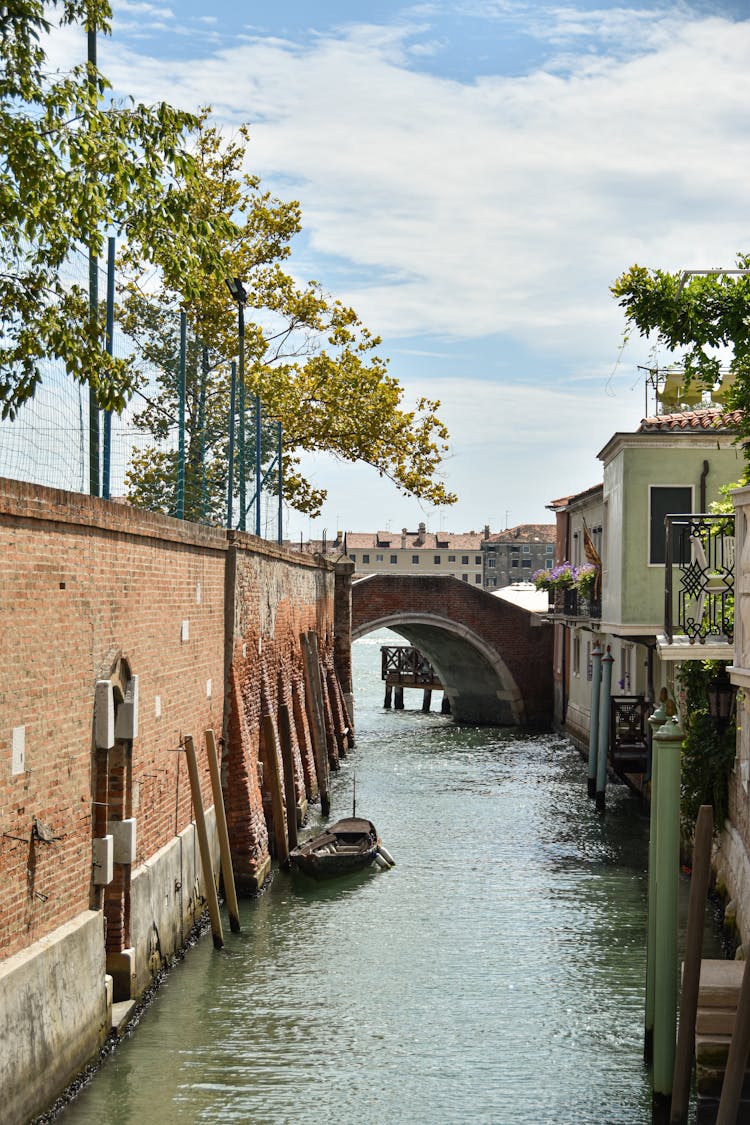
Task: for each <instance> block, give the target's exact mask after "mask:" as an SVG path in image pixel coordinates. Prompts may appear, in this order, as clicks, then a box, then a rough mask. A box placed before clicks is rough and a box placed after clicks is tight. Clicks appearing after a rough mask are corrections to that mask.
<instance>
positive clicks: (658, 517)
mask: <svg viewBox="0 0 750 1125" xmlns="http://www.w3.org/2000/svg"><path fill="white" fill-rule="evenodd" d="M650 507H651V526H650V531H651V535H650V543H649V555H648V561H649V562H650V563H663V562H665V561H666V533H665V529H664V517H665V516H667V515H678V514H680V513H682V512H690V511H692V507H693V490H692V488H684V487H678V486H671V485H670V486H667V487H661V486H656V485H653V486H652V487H651V497H650ZM672 561H673V562H679V561H680V528H677V527H676V528H673V529H672Z"/></svg>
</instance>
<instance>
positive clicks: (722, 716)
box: [707, 664, 734, 730]
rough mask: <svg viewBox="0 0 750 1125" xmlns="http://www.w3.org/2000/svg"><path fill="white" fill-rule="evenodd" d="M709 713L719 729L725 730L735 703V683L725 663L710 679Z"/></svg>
mask: <svg viewBox="0 0 750 1125" xmlns="http://www.w3.org/2000/svg"><path fill="white" fill-rule="evenodd" d="M707 695H708V713H709V715H710V716H711V718H712V719H713V720H714V722H715V723H716V726H717V728H718V729H719V730H723V729H724V728H725V727H726V726H727V724H728V722H729V719H730V717H731V714H732V706H733V704H734V684H733V683H732V682H731V680H730V679H729V676H728V675H727V669H726V665H725V664H721V665H720V666H719V669H718V671H717V673H716V675H715V676H714V678H713V679H712V680H711V681H710V683H709V685H708V690H707Z"/></svg>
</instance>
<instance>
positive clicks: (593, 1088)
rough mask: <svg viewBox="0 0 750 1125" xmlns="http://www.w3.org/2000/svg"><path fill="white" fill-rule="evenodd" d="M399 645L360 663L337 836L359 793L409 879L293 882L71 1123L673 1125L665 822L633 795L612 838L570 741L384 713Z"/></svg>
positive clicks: (270, 893) (159, 1019)
mask: <svg viewBox="0 0 750 1125" xmlns="http://www.w3.org/2000/svg"><path fill="white" fill-rule="evenodd" d="M380 643H385V642H384V639H383V638H378V639H376V642H375V643H369V644H368V643H366V642H365V643H358V645H357V646H356V651H355V660H356V671H357V677H358V678H357V695H358V711H357V729H358V747H357V749H356V751H355V752H354V753H353V754H352V755H351V757H350V758H349V759H348V760H347V761H346V762H345V763H344V765H343V768H342V770H341V771H340V773H339V774H338V775H337V776H336V777H335V778H334V783H333V788H332V798H333V803H332V816H333V817H334V818H337V817H339V816H343V815H346V814H347V813H348V812H349V811H350V809H351V793H352V778H353V773H354V771H355V769H356V776H357V809H358V811H359V812H361V813H362V815H364V816H368V817H371V818H372V819H373V820H374V821H375V823H376V824H377V826H378V828H379V830H380V832H381V835H382V837H383V840H384V842H385V843H386V845H387V847H388V848H389V850H390V851H391V852H392V853H393V854H394V856H395V858H396V861H397V866H396V867H395V868H393V869H392V870H389V871H378V870H375V869H373V870H370V871H366V872H362V873H359V874H355V875H352V876H351V877H348V878H347V879H345V880H342V881H340V882H332V883H328V884H316V883H314V882H312V881H311V880H308V879H306V878H305V877H304V876H291V875H289V874H287V873H285V872H280V871H277V872H275V874H274V877H273V880H272V883H271V885H270V887H269V888H268V889H267V891H266V892H265V893H264V894H263V895H262V896H261V897H259V898H258V899H255V900H250V901H246V902H244V903H243V904H242V908H241V915H242V919H241V920H242V932H241V933H240V934H230V935H228V937H227V946H226V951H225V952H224V953H221V954H217V953H216V952H215V951H214V950H213V948H212V945H211V942H210V940H209V941H204V942H202V943H200V944H199V946H198V947H197V948H196V949H194V950H192V951H191V952H190V954H189V955H188V957H187V958H186V960H185V962H184V963H183V964H181V965H180V966H178V967H177V968H176V969H175V970H174V972H173V973H171V974H170V975H169V977H168V979H167V981H166V983H165V985H164V987H163V989H162V990H161V993H160V994H159V997H158V1000H157V1002H156V1003H155V1004H154V1005H153V1006H152V1007H151V1008H150V1009H149V1010H148V1011H147V1012H146V1013H145V1015H144V1017H143V1020H142V1023H141V1026H140V1027H139V1029H138V1030H137V1032H136V1034H135V1035H134V1036H133V1037H132V1038H131V1039H130V1040H129V1041H128V1042H127V1043H125V1044H124V1045H123V1046H122V1047H121V1048H120V1049H119V1050H118V1051H117V1052H116V1053H115V1054H114V1056H113V1057H112V1058H111V1059H110V1060H109V1062H108V1063H107V1065H106V1066H105V1067H104V1068H103V1070H102V1071H101V1073H100V1074H99V1075H98V1076H97V1078H96V1079H95V1081H94V1082H93V1083H92V1085H91V1087H90V1088H89V1089H88V1090H87V1091H85V1092H84V1094H83V1095H82V1096H81V1098H80V1099H79V1101H78V1102H77V1103H75V1104H74V1105H73V1106H71V1107H70V1109H69V1110H68V1111H67V1112H66V1114H65V1115H64V1117H65V1119H66V1120H67V1121H70V1122H92V1123H93V1122H97V1123H102V1122H117V1123H119V1122H122V1123H129V1122H152V1121H155V1122H159V1125H168V1123H170V1122H173V1121H174V1122H183V1121H190V1122H219V1121H221V1122H227V1121H231V1122H270V1123H274V1125H276V1123H284V1122H295V1123H296V1122H299V1121H300V1120H304V1121H305V1122H310V1123H313V1125H315V1123H318V1122H320V1123H323V1122H326V1123H328V1122H330V1121H331V1120H337V1121H345V1122H347V1123H350V1125H360V1123H361V1125H370V1123H372V1125H380V1123H381V1122H385V1121H393V1122H408V1123H410V1125H411V1123H415V1125H419V1123H422V1122H424V1123H427V1122H429V1123H430V1125H434V1123H435V1122H441V1123H453V1122H456V1123H457V1122H467V1123H469V1122H471V1123H476V1122H481V1123H493V1125H547V1123H549V1125H552V1123H554V1125H607V1123H611V1125H645V1123H647V1122H649V1121H650V1093H649V1086H648V1079H647V1075H646V1073H645V1071H644V1068H643V1066H642V1063H641V1057H642V1034H643V979H644V946H645V898H646V873H645V872H646V848H647V834H648V820H647V816H646V814H645V811H644V809H643V807H642V806H641V805H640V803H639V802H638V801H637V800H636V799H635V798H633V797H632V796H631V795H630V794H629V793H628V792H627V791H626V790H624V789H623V788H622V787H615V788H613V789H612V790H611V791H610V794H609V797H608V801H609V807H608V811H607V814H606V816H605V817H603V818H602V817H600V816H598V815H597V814H596V813H595V811H594V809H593V804H592V802H591V801H589V800H588V799H587V797H586V795H585V792H586V777H585V774H586V766H585V763H583V762H582V761H581V759H580V758H579V757H578V755H577V754H575V753H574V752H573V751H572V750H571V748H570V747H569V745H568V744H567V742H565V740H563V739H560V738H557V737H554V736H544V737H536V738H529V737H522V736H518V735H516V734H513V733H503V732H501V731H497V730H492V729H487V728H466V727H463V728H459V727H456V726H455V725H453V724H452V723H451V722H450V720H449V719H446V718H444V717H442V716H440V715H438V714H435V713H433V714H427V715H425V714H423V713H422V712H421V711H419V710H415V711H411V712H409V711H406V712H383V711H382V709H381V700H382V694H381V684H380V680H379V644H380ZM416 698H418V699H419V703H417V702H415V703H414V706H415V707H418V706H419V704H421V696H418V697H417V696H415V699H416ZM318 820H319V818H316V817H315V816H313V818H312V822H311V824H310V826H309V827H310V831H313V830H314V829H315V827H316V825H317V822H318Z"/></svg>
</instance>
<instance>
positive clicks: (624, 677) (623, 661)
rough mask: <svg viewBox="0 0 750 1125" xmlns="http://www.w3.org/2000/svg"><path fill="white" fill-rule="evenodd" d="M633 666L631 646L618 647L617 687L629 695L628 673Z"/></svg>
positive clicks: (629, 673)
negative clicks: (618, 669)
mask: <svg viewBox="0 0 750 1125" xmlns="http://www.w3.org/2000/svg"><path fill="white" fill-rule="evenodd" d="M632 667H633V646H632V645H623V646H622V648H621V649H620V673H621V675H620V680H619V683H618V685H617V686H618V687H619V689H620V691H624V692H625V694H626V695H630V675H631V671H632Z"/></svg>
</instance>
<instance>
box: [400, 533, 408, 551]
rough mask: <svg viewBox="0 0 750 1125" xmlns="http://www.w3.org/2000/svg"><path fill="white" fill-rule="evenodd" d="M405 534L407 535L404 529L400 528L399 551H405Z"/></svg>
mask: <svg viewBox="0 0 750 1125" xmlns="http://www.w3.org/2000/svg"><path fill="white" fill-rule="evenodd" d="M407 534H408V532H407V530H406V528H405V527H402V528H401V550H402V551H403V550H405V549H406V536H407Z"/></svg>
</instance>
